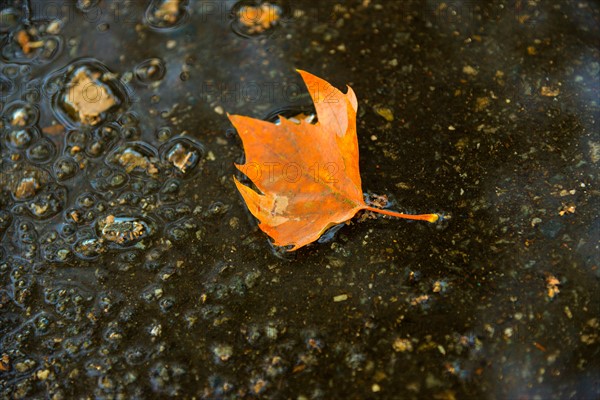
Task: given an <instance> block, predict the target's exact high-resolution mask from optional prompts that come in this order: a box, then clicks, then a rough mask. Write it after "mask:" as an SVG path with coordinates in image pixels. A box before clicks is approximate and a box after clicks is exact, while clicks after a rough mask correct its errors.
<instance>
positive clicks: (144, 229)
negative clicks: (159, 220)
mask: <svg viewBox="0 0 600 400" xmlns="http://www.w3.org/2000/svg"><path fill="white" fill-rule="evenodd" d="M151 225H152V224H151V223H149V222H148V221H146V220H144V219H143V218H141V217H127V216H122V217H116V216H114V215H108V216H106V217H105V218H100V219H99V220H98V223H97V230H98V232H99V235H100V236H101V237H102V239H104V240H107V241H109V242H112V243H116V244H118V245H120V246H123V247H127V246H131V245H133V244H135V243H137V242H138V241H140V240H142V239H144V238H146V237H148V236H150V235H151V234H152V233H153V228H152V227H151Z"/></svg>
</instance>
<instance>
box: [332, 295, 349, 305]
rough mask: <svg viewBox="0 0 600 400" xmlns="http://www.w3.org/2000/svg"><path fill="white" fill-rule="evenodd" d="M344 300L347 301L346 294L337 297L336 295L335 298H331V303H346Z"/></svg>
mask: <svg viewBox="0 0 600 400" xmlns="http://www.w3.org/2000/svg"><path fill="white" fill-rule="evenodd" d="M346 300H348V295H347V294H339V295H337V296H335V297H334V298H333V301H334V302H335V303H339V302H341V301H346Z"/></svg>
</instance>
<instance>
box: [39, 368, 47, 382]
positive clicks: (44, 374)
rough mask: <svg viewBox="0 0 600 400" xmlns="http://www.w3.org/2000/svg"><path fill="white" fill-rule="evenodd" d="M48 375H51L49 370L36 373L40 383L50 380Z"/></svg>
mask: <svg viewBox="0 0 600 400" xmlns="http://www.w3.org/2000/svg"><path fill="white" fill-rule="evenodd" d="M48 375H50V370H48V369H44V370H39V371H37V373H36V376H37V378H38V379H39V380H40V381H45V380H46V379H48Z"/></svg>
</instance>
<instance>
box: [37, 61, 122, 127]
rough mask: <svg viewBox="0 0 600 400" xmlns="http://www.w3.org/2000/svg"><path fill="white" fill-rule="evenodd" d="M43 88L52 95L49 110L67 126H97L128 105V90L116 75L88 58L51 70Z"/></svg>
mask: <svg viewBox="0 0 600 400" xmlns="http://www.w3.org/2000/svg"><path fill="white" fill-rule="evenodd" d="M43 90H44V93H46V94H49V95H51V96H52V102H53V107H52V111H53V112H54V113H55V115H56V116H57V117H58V118H59V120H60V121H59V122H60V123H61V124H62V125H64V126H66V127H67V128H71V127H79V126H80V125H89V126H95V125H99V124H101V123H102V122H104V121H107V120H112V119H113V118H114V117H115V116H116V114H117V113H118V112H119V111H124V110H125V109H126V108H127V107H128V106H129V96H128V91H127V89H126V87H125V86H124V85H123V83H122V82H121V81H120V80H119V79H118V78H117V75H116V74H115V73H113V72H111V71H110V70H109V69H108V68H107V67H106V66H105V65H104V64H102V63H101V62H99V61H97V60H95V59H91V58H85V59H80V60H77V61H75V62H73V63H71V64H69V65H67V66H65V67H63V68H61V69H59V70H57V71H54V72H53V73H51V74H50V75H49V77H48V78H47V79H46V81H45V83H44V88H43Z"/></svg>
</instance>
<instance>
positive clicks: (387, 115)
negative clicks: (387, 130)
mask: <svg viewBox="0 0 600 400" xmlns="http://www.w3.org/2000/svg"><path fill="white" fill-rule="evenodd" d="M373 110H374V111H375V112H376V113H377V115H379V116H380V117H383V118H384V119H385V120H386V121H387V122H392V121H393V120H394V113H393V112H392V110H391V109H390V108H388V107H383V106H374V107H373Z"/></svg>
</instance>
